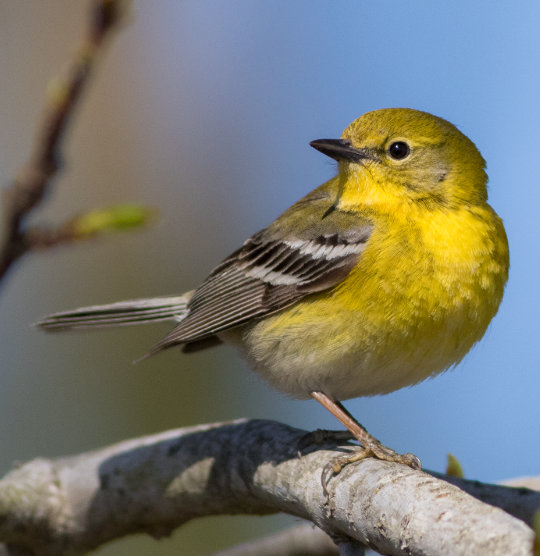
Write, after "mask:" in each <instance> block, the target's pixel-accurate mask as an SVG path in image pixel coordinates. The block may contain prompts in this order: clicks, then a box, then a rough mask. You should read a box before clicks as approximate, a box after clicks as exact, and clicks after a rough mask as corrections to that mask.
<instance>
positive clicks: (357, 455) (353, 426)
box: [311, 392, 422, 494]
mask: <svg viewBox="0 0 540 556" xmlns="http://www.w3.org/2000/svg"><path fill="white" fill-rule="evenodd" d="M311 395H312V397H313V398H315V399H316V400H317V401H318V402H319V403H320V404H322V405H323V406H324V407H325V408H326V409H328V411H330V413H332V415H334V417H336V418H337V419H339V421H341V423H343V425H345V427H346V428H347V430H348V431H349V432H350V433H351V435H352V436H353V437H354V438H355V439H356V440H358V442H360V444H361V445H362V448H361V449H360V450H358V451H354V452H352V453H348V454H344V455H343V456H337V457H336V458H334V459H333V460H332V461H330V463H328V464H327V465H326V466H325V468H324V469H323V472H322V476H321V482H322V485H323V489H324V491H325V492H326V493H327V494H328V489H327V488H326V485H327V481H328V479H329V478H330V477H331V476H332V475H337V474H338V473H339V472H340V471H341V470H342V469H343V467H344V466H345V465H348V464H349V463H354V462H355V461H360V460H362V459H365V458H369V457H374V458H377V459H380V460H383V461H391V462H395V463H403V464H405V465H408V466H409V467H412V468H413V469H421V467H422V464H421V463H420V460H419V459H418V458H417V457H416V456H415V455H413V454H409V453H408V454H398V453H397V452H394V450H392V449H390V448H387V447H386V446H383V445H382V444H381V443H380V442H379V441H378V440H377V439H376V438H375V437H373V436H371V434H369V432H368V431H367V430H366V429H365V428H364V427H363V426H362V425H361V424H360V423H359V422H358V421H357V420H356V419H355V418H354V417H353V416H352V415H351V414H350V413H349V412H348V411H347V410H346V409H345V407H343V405H342V404H341V402H339V401H334V400H332V399H331V398H329V397H328V396H327V395H326V394H324V393H323V392H311Z"/></svg>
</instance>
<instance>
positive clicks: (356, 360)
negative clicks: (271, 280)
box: [224, 276, 499, 400]
mask: <svg viewBox="0 0 540 556" xmlns="http://www.w3.org/2000/svg"><path fill="white" fill-rule="evenodd" d="M428 282H429V287H428V284H423V283H422V279H421V277H417V279H416V280H415V282H414V283H415V288H417V289H418V288H419V289H418V291H415V292H413V293H412V294H411V292H410V291H409V287H410V283H409V282H408V281H405V282H403V283H402V286H403V287H400V285H399V283H397V278H396V281H394V282H393V283H392V285H391V286H389V287H388V288H386V289H385V288H382V287H381V282H380V281H378V284H377V288H376V290H372V289H370V288H369V287H367V286H368V284H365V286H366V287H365V288H364V289H363V290H360V291H364V292H365V293H364V294H363V295H365V298H363V299H362V294H361V295H360V296H358V297H357V298H356V299H355V303H351V300H350V299H343V298H342V297H340V296H341V295H342V294H341V292H340V291H339V290H338V291H336V292H333V293H332V294H328V293H324V292H323V293H321V294H315V295H313V296H312V297H311V298H310V299H309V300H308V299H307V298H305V299H304V300H303V302H302V303H300V304H297V305H295V306H292V307H290V308H288V309H285V310H284V311H281V312H280V313H277V314H275V315H273V316H270V317H267V318H266V319H263V320H261V321H259V322H257V323H254V324H251V325H249V326H246V327H245V328H243V329H237V330H236V331H234V332H232V331H231V332H229V333H228V334H227V336H226V337H225V338H224V339H225V340H228V341H232V343H236V344H237V345H238V346H239V347H240V349H241V351H242V352H243V354H244V356H245V357H246V358H247V360H248V362H249V364H250V365H251V367H252V369H253V370H255V371H256V372H257V373H259V374H260V375H261V376H262V377H263V378H264V379H265V380H267V381H268V382H269V383H270V384H271V385H272V386H273V387H274V388H276V389H277V390H279V391H281V392H284V393H286V394H289V395H291V396H293V397H296V398H308V397H309V396H310V393H311V392H312V391H322V392H324V393H326V394H327V395H329V396H331V397H332V398H334V399H338V400H344V399H348V398H354V397H358V396H372V395H375V394H384V393H388V392H392V391H394V390H397V389H399V388H402V387H404V386H409V385H412V384H415V383H417V382H420V381H422V380H424V379H426V378H428V377H430V376H433V375H436V374H438V373H440V372H442V371H444V370H446V369H448V368H449V367H451V366H452V365H454V364H455V363H458V362H459V361H460V360H461V359H462V358H463V357H464V356H465V354H466V353H467V352H468V351H469V349H470V348H471V347H472V345H473V344H474V343H475V342H477V341H478V340H479V339H480V338H481V337H482V336H483V334H484V332H485V330H486V328H487V326H488V324H489V322H490V320H491V318H492V316H493V315H494V313H495V312H496V309H497V306H498V302H499V299H492V303H488V304H485V303H484V304H483V303H481V302H479V297H478V296H476V295H473V294H471V288H472V289H474V288H475V287H476V285H475V277H474V276H473V277H472V278H470V279H469V278H467V279H463V280H461V281H460V284H459V287H458V285H457V284H454V285H453V286H452V287H450V286H451V285H449V284H448V283H445V284H442V285H441V284H438V285H437V286H436V285H435V284H437V282H436V281H434V280H433V277H432V276H431V277H430V278H429V280H428ZM435 287H437V288H438V289H439V291H437V292H434V291H432V290H433V288H435ZM426 288H427V289H426ZM430 288H431V290H430ZM433 299H436V300H437V301H436V302H431V301H432V300H433Z"/></svg>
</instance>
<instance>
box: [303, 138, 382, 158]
mask: <svg viewBox="0 0 540 556" xmlns="http://www.w3.org/2000/svg"><path fill="white" fill-rule="evenodd" d="M310 145H311V146H312V147H313V148H314V149H317V150H318V151H320V152H322V153H323V154H325V155H326V156H329V157H330V158H333V159H334V160H338V161H339V160H346V161H347V162H362V161H363V160H366V159H372V158H373V156H372V155H370V154H369V153H368V152H366V151H365V150H363V149H355V148H354V147H353V146H352V143H351V142H350V141H347V139H316V140H315V141H311V143H310Z"/></svg>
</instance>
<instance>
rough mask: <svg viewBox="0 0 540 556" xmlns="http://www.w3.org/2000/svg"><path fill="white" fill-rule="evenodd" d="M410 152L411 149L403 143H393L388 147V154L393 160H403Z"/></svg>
mask: <svg viewBox="0 0 540 556" xmlns="http://www.w3.org/2000/svg"><path fill="white" fill-rule="evenodd" d="M410 152H411V148H410V147H409V145H407V143H405V141H395V142H394V143H392V144H391V145H390V146H389V147H388V154H389V155H390V156H391V157H392V158H394V159H395V160H403V159H404V158H405V157H407V156H409V153H410Z"/></svg>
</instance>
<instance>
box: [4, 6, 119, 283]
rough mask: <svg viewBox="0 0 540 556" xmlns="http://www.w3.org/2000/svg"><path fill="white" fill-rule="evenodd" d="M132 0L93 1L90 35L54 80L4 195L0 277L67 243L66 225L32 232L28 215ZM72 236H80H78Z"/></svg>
mask: <svg viewBox="0 0 540 556" xmlns="http://www.w3.org/2000/svg"><path fill="white" fill-rule="evenodd" d="M128 5H129V1H128V0H93V1H92V3H91V5H90V9H91V13H90V18H89V24H88V28H87V30H86V36H85V38H84V39H83V41H82V43H81V45H80V47H79V49H78V51H77V53H76V54H75V56H74V58H73V60H72V61H71V62H70V64H69V67H68V68H67V71H66V72H65V73H64V74H62V75H61V76H59V77H57V78H56V79H55V80H53V86H52V87H51V89H52V90H51V91H50V92H49V94H48V96H47V99H46V103H45V107H44V111H43V116H42V121H41V124H40V125H39V126H38V129H37V134H36V139H35V143H34V147H33V151H32V153H31V155H30V157H29V159H28V161H27V163H26V164H25V165H23V166H22V167H21V168H20V169H19V171H18V172H17V173H16V175H15V177H14V179H13V182H12V183H11V184H10V185H9V186H8V187H7V188H6V189H5V190H4V191H3V195H2V201H3V202H2V230H1V235H0V280H1V279H2V278H3V277H4V276H5V274H6V273H7V271H8V270H9V269H10V268H11V267H12V265H13V263H14V262H15V261H17V260H18V259H19V258H20V257H22V256H23V255H24V254H25V253H27V252H28V251H30V250H32V249H33V248H34V247H35V246H40V247H43V246H44V245H51V244H52V243H51V239H52V238H54V237H55V235H57V236H58V237H59V240H60V241H62V242H65V241H67V240H68V237H67V236H66V234H65V233H60V232H61V231H62V230H63V231H64V232H65V227H63V228H62V227H61V228H60V229H59V230H60V232H58V233H57V234H55V230H37V229H36V230H28V229H27V227H26V219H27V217H28V215H29V214H30V212H31V211H32V210H33V209H34V208H35V207H36V206H37V205H38V204H39V203H40V202H41V200H42V199H43V197H44V195H45V194H46V193H47V191H48V189H49V188H50V185H51V182H52V179H53V178H54V177H55V175H56V174H57V173H58V170H59V169H60V168H61V165H62V154H61V149H62V139H63V138H64V135H65V131H66V129H67V126H68V124H69V123H70V122H71V120H72V119H73V115H74V113H75V108H76V106H77V105H78V103H79V100H80V98H81V94H82V93H83V91H84V89H85V87H86V84H87V83H88V78H89V76H90V74H91V71H92V69H93V67H94V65H95V62H96V59H97V57H98V54H99V53H100V52H101V51H102V50H103V45H104V43H105V39H106V38H107V37H108V36H109V35H111V32H112V30H113V29H115V28H117V27H118V25H119V23H120V22H121V21H122V20H123V19H124V18H125V14H126V12H127V10H128ZM73 239H76V238H75V237H74V238H73Z"/></svg>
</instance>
